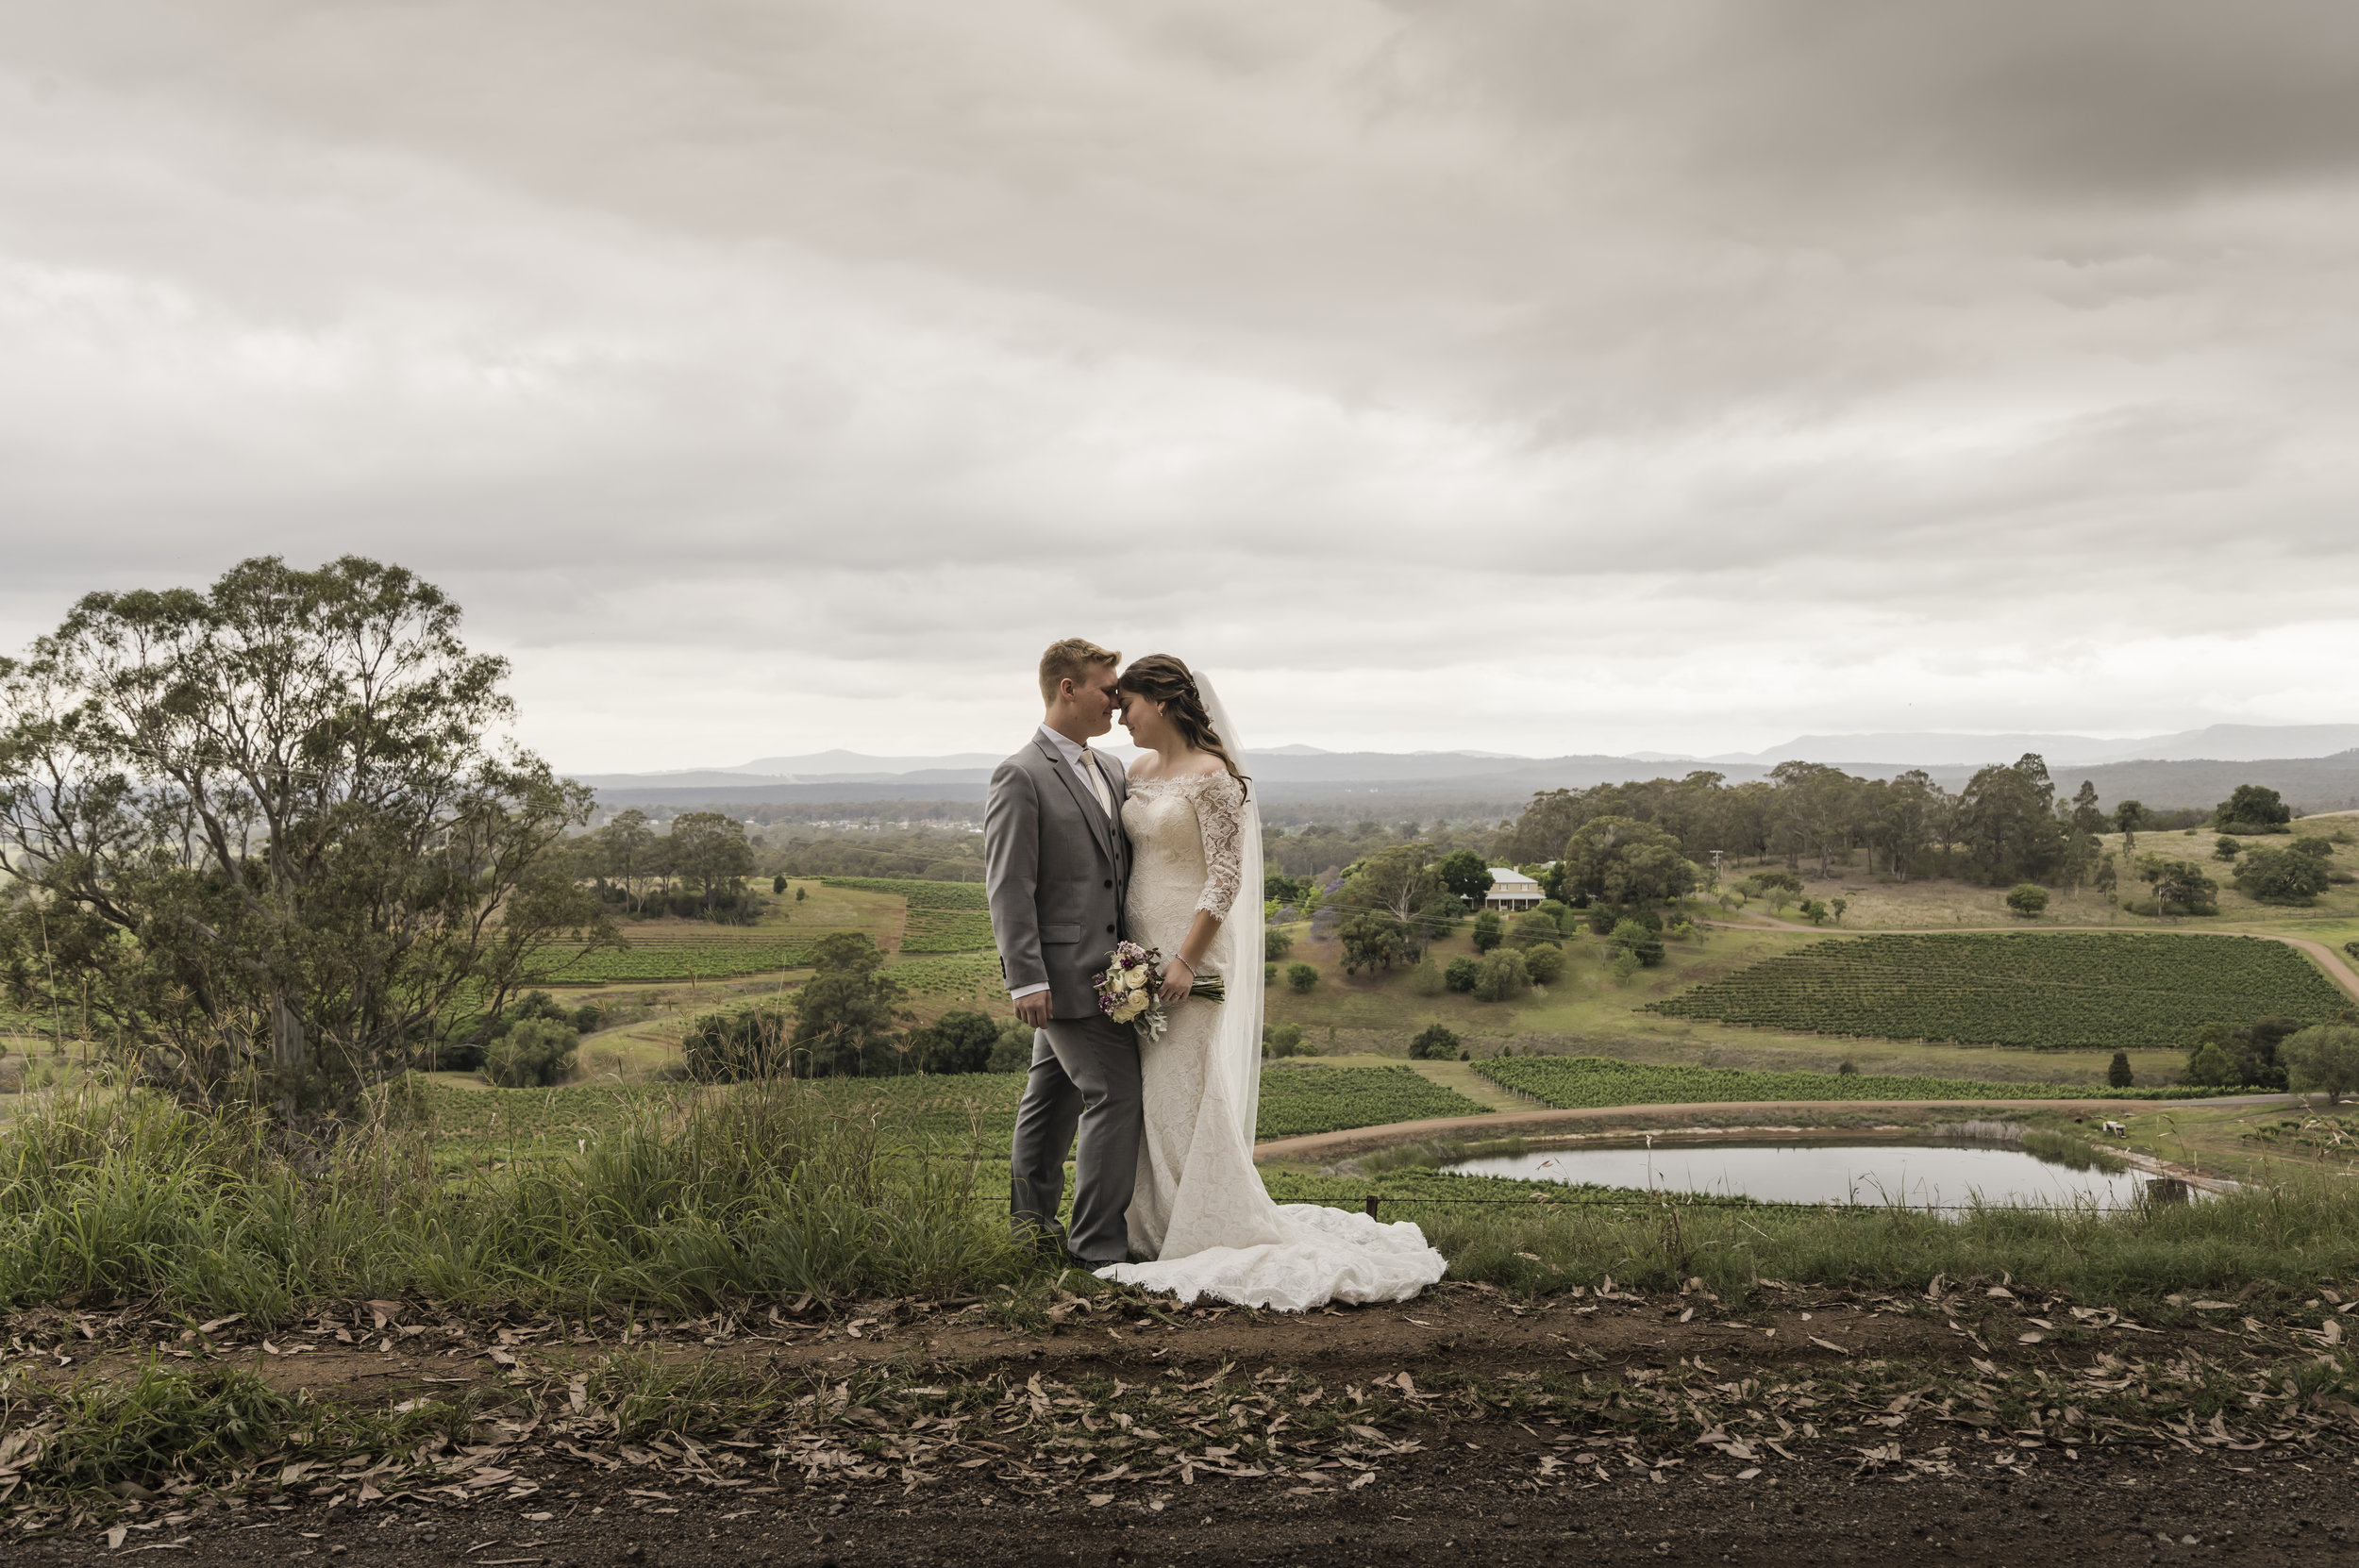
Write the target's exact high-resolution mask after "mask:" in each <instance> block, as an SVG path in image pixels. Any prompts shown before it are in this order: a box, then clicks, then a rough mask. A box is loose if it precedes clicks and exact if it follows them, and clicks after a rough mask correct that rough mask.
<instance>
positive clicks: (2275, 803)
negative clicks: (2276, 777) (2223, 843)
mask: <svg viewBox="0 0 2359 1568" xmlns="http://www.w3.org/2000/svg"><path fill="white" fill-rule="evenodd" d="M2293 815H2294V813H2293V808H2292V807H2290V806H2287V805H2286V804H2285V802H2284V799H2283V798H2281V797H2280V796H2279V794H2278V792H2276V791H2275V790H2271V789H2267V788H2265V787H2264V786H2262V785H2259V784H2239V785H2237V786H2236V788H2235V790H2234V792H2232V793H2231V794H2230V795H2229V797H2228V798H2227V799H2226V800H2223V801H2221V802H2220V803H2219V808H2218V809H2217V810H2216V811H2214V812H2213V813H2212V820H2213V821H2214V822H2215V823H2217V825H2218V826H2222V827H2228V826H2247V827H2258V828H2261V829H2263V830H2265V831H2266V830H2267V829H2270V828H2276V829H2279V830H2281V831H2282V830H2283V829H2284V826H2285V825H2286V824H2287V823H2289V822H2291V821H2292V820H2293Z"/></svg>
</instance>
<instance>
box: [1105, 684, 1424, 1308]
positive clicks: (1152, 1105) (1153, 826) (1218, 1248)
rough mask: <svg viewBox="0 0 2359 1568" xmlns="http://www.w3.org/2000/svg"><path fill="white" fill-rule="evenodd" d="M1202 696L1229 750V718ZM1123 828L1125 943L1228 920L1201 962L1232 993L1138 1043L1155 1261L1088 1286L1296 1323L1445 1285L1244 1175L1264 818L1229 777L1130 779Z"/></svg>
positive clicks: (1138, 1240)
mask: <svg viewBox="0 0 2359 1568" xmlns="http://www.w3.org/2000/svg"><path fill="white" fill-rule="evenodd" d="M1198 688H1199V690H1203V689H1204V683H1203V682H1202V681H1201V679H1200V678H1199V680H1198ZM1204 694H1205V698H1206V704H1207V706H1208V707H1210V708H1211V709H1213V725H1214V727H1215V728H1216V729H1217V730H1219V731H1220V732H1221V735H1222V737H1223V739H1224V740H1225V741H1228V742H1230V745H1231V746H1232V748H1233V746H1234V740H1233V736H1232V735H1231V732H1230V728H1229V726H1228V725H1227V724H1226V723H1225V722H1224V718H1225V716H1224V715H1222V714H1221V712H1220V710H1219V709H1218V706H1217V703H1216V701H1215V699H1213V697H1212V695H1211V693H1210V692H1209V691H1205V692H1204ZM1232 755H1235V753H1234V751H1233V749H1232ZM1122 825H1123V826H1124V827H1125V828H1127V829H1128V830H1129V835H1130V845H1131V871H1130V888H1129V903H1128V905H1127V906H1126V913H1127V915H1128V917H1129V926H1130V931H1129V934H1130V938H1131V940H1132V941H1134V942H1142V943H1144V944H1146V946H1149V947H1152V948H1155V949H1157V950H1158V951H1160V952H1161V953H1162V954H1163V957H1164V958H1165V959H1170V958H1171V957H1173V956H1174V955H1176V954H1177V953H1178V952H1179V951H1180V942H1182V941H1183V940H1184V939H1185V938H1186V936H1187V933H1188V927H1189V926H1190V925H1191V924H1192V923H1193V922H1194V921H1195V919H1196V911H1197V910H1198V909H1209V910H1211V911H1212V912H1213V913H1214V914H1216V915H1220V916H1222V917H1223V918H1222V922H1221V927H1220V935H1219V936H1218V938H1216V939H1215V940H1214V942H1213V946H1212V948H1211V950H1210V952H1208V953H1207V954H1206V956H1205V962H1204V967H1205V970H1206V971H1207V972H1217V973H1218V974H1219V975H1220V976H1222V979H1223V981H1224V982H1225V984H1226V986H1227V989H1228V996H1227V999H1226V1000H1224V1001H1219V1002H1212V1001H1205V1000H1201V999H1198V998H1194V997H1191V998H1188V999H1187V1000H1184V1001H1182V1002H1180V1003H1179V1004H1177V1005H1176V1006H1174V1007H1173V1008H1172V1009H1171V1023H1170V1026H1169V1027H1167V1028H1166V1029H1165V1030H1164V1031H1163V1038H1162V1039H1161V1040H1146V1039H1144V1038H1142V1039H1141V1041H1140V1044H1139V1060H1140V1066H1141V1070H1142V1072H1141V1076H1142V1078H1143V1080H1144V1086H1145V1093H1146V1135H1145V1137H1144V1138H1143V1139H1142V1140H1141V1141H1140V1145H1139V1174H1138V1185H1137V1187H1136V1189H1135V1190H1134V1195H1133V1196H1132V1198H1131V1200H1130V1210H1129V1221H1130V1252H1131V1255H1132V1256H1133V1257H1140V1258H1152V1259H1155V1261H1153V1262H1151V1263H1117V1264H1114V1265H1113V1266H1112V1267H1110V1268H1103V1269H1100V1270H1098V1271H1097V1274H1098V1277H1099V1278H1101V1279H1111V1280H1115V1281H1118V1282H1120V1283H1122V1284H1126V1285H1137V1286H1141V1287H1144V1288H1145V1289H1147V1290H1150V1291H1168V1292H1171V1293H1174V1294H1176V1295H1177V1296H1179V1298H1180V1300H1181V1301H1182V1302H1190V1301H1194V1300H1196V1297H1198V1296H1199V1295H1206V1296H1211V1297H1213V1298H1214V1299H1215V1300H1219V1301H1229V1302H1234V1303H1236V1304H1238V1305H1239V1306H1245V1307H1270V1308H1275V1309H1279V1310H1280V1311H1290V1312H1299V1311H1306V1310H1308V1309H1311V1308H1313V1307H1318V1306H1321V1305H1323V1304H1325V1303H1327V1302H1330V1301H1348V1302H1365V1301H1406V1300H1408V1299H1409V1298H1410V1297H1412V1296H1414V1295H1415V1294H1416V1293H1418V1292H1419V1291H1422V1290H1424V1289H1425V1288H1426V1287H1427V1286H1428V1285H1431V1284H1434V1283H1435V1282H1437V1281H1438V1280H1440V1279H1441V1277H1442V1275H1443V1272H1444V1271H1445V1270H1446V1269H1447V1267H1448V1263H1447V1260H1446V1259H1444V1258H1443V1257H1442V1255H1441V1254H1440V1253H1438V1252H1436V1251H1434V1250H1433V1249H1432V1248H1431V1247H1430V1246H1429V1245H1427V1244H1426V1239H1425V1233H1424V1232H1423V1231H1421V1230H1419V1229H1418V1228H1417V1227H1416V1226H1414V1225H1412V1224H1410V1223H1408V1222H1406V1221H1402V1222H1399V1223H1397V1224H1393V1225H1383V1224H1380V1223H1378V1222H1377V1221H1375V1220H1372V1219H1370V1218H1368V1217H1367V1216H1366V1215H1365V1214H1357V1213H1353V1212H1350V1211H1349V1210H1347V1209H1326V1208H1321V1207H1318V1206H1316V1205H1313V1204H1304V1203H1288V1204H1280V1203H1276V1202H1273V1201H1272V1200H1271V1198H1270V1195H1269V1193H1268V1192H1267V1190H1265V1189H1264V1188H1263V1185H1262V1177H1261V1173H1260V1172H1258V1171H1257V1170H1255V1169H1254V1165H1253V1126H1254V1118H1255V1115H1256V1112H1257V1110H1258V1109H1259V1103H1260V1099H1261V1070H1262V1068H1261V1063H1262V1053H1261V1035H1262V989H1263V988H1262V919H1261V915H1262V907H1261V891H1262V845H1261V824H1260V821H1259V812H1258V811H1256V810H1255V809H1254V807H1253V806H1252V805H1251V804H1250V802H1248V801H1247V800H1246V796H1245V792H1244V791H1243V790H1241V789H1240V788H1239V786H1238V784H1237V781H1236V780H1235V779H1233V778H1231V777H1230V776H1228V775H1227V774H1225V773H1222V774H1215V775H1213V776H1211V777H1209V778H1177V779H1137V778H1134V779H1132V780H1131V781H1130V788H1129V800H1128V801H1127V802H1125V804H1124V806H1123V809H1122ZM1232 911H1233V917H1232Z"/></svg>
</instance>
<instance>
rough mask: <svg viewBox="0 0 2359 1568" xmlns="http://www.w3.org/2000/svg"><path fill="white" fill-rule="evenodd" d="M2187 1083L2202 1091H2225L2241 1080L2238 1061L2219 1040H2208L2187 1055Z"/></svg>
mask: <svg viewBox="0 0 2359 1568" xmlns="http://www.w3.org/2000/svg"><path fill="white" fill-rule="evenodd" d="M2186 1081H2187V1082H2189V1083H2191V1084H2194V1085H2196V1086H2197V1087H2198V1088H2202V1089H2224V1088H2227V1087H2228V1086H2229V1085H2231V1084H2234V1083H2237V1082H2239V1081H2241V1080H2240V1078H2239V1076H2238V1074H2237V1072H2236V1059H2235V1058H2234V1057H2232V1056H2230V1055H2229V1054H2228V1052H2227V1051H2226V1050H2224V1049H2223V1048H2222V1047H2221V1045H2220V1043H2219V1042H2218V1041H2217V1040H2207V1041H2205V1042H2204V1043H2202V1044H2200V1045H2198V1046H2197V1047H2196V1048H2195V1049H2194V1050H2192V1051H2190V1052H2188V1053H2187V1072H2186Z"/></svg>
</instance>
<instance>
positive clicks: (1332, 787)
mask: <svg viewBox="0 0 2359 1568" xmlns="http://www.w3.org/2000/svg"><path fill="white" fill-rule="evenodd" d="M1105 749H1106V751H1107V752H1108V754H1109V755H1111V756H1117V757H1121V758H1124V759H1127V758H1129V756H1130V755H1131V753H1130V750H1129V747H1127V746H1118V745H1109V746H1107V747H1106V748H1105ZM2027 751H2031V752H2037V753H2039V754H2040V755H2041V756H2042V757H2043V758H2045V759H2047V761H2048V764H2049V769H2050V771H2051V772H2055V773H2057V774H2058V776H2059V782H2065V781H2064V780H2063V778H2062V774H2063V773H2064V772H2065V771H2066V770H2069V771H2071V772H2072V773H2073V774H2074V775H2075V776H2076V778H2075V781H2076V782H2077V778H2078V777H2079V776H2090V777H2092V778H2094V779H2096V781H2097V783H2098V788H2099V792H2100V795H2101V796H2102V797H2103V798H2105V799H2107V800H2109V801H2110V800H2114V799H2117V798H2129V797H2133V796H2134V797H2135V798H2138V799H2142V800H2144V801H2145V802H2146V803H2147V804H2148V805H2150V806H2183V805H2184V806H2194V805H2203V806H2208V805H2211V804H2213V803H2215V802H2217V800H2219V799H2222V798H2224V797H2225V795H2226V794H2227V792H2228V790H2229V789H2231V788H2233V787H2234V785H2235V784H2236V783H2239V782H2244V781H2246V780H2247V779H2248V778H2249V779H2250V781H2251V782H2255V783H2264V784H2268V785H2270V786H2271V787H2272V788H2276V789H2279V790H2282V791H2284V793H2285V794H2286V797H2287V798H2288V799H2289V800H2291V801H2294V802H2296V803H2297V804H2300V805H2302V806H2304V807H2306V808H2307V809H2327V808H2330V807H2336V808H2339V807H2341V806H2344V805H2346V804H2359V725H2274V726H2272V725H2213V726H2210V727H2208V728H2205V729H2196V730H2185V731H2182V732H2180V733H2178V734H2172V735H2154V736H2147V737H2143V738H2139V739H2133V740H2126V741H2121V740H2116V741H2108V740H2102V739H2099V738H2096V737H2092V736H2086V735H2044V734H2022V735H1964V734H1954V733H1945V732H1939V731H1927V732H1922V733H1882V734H1859V735H1803V736H1798V737H1796V738H1795V739H1794V740H1792V741H1790V742H1786V743H1785V744H1784V745H1782V746H1773V747H1771V748H1770V749H1768V750H1766V751H1759V752H1724V753H1721V754H1719V755H1717V756H1713V757H1701V758H1698V757H1685V756H1679V755H1675V754H1671V753H1665V752H1638V753H1633V754H1631V755H1628V756H1606V755H1600V754H1595V753H1589V754H1572V755H1565V756H1558V757H1544V758H1542V757H1514V756H1508V755H1504V754H1502V753H1498V752H1486V751H1419V752H1380V751H1340V752H1339V751H1324V750H1321V749H1320V748H1319V747H1316V746H1306V745H1281V746H1269V747H1264V748H1262V749H1259V750H1256V751H1255V752H1253V753H1252V754H1251V756H1250V757H1249V758H1248V759H1247V766H1248V768H1249V769H1250V771H1251V772H1252V774H1253V776H1254V778H1255V779H1256V781H1257V782H1258V783H1260V784H1261V785H1263V786H1264V787H1266V789H1267V791H1268V794H1267V797H1266V798H1268V799H1270V800H1271V801H1273V802H1278V803H1283V802H1295V803H1303V802H1311V801H1317V802H1322V803H1324V802H1328V801H1333V802H1335V803H1336V804H1337V806H1338V808H1339V809H1344V808H1348V809H1354V810H1364V811H1366V812H1368V813H1371V814H1374V813H1380V812H1382V811H1386V810H1389V809H1392V808H1394V807H1395V806H1398V807H1400V808H1403V809H1410V808H1414V807H1415V806H1417V805H1418V804H1420V803H1424V802H1441V801H1448V802H1452V803H1480V804H1481V805H1483V806H1485V807H1486V808H1487V807H1490V806H1493V805H1496V806H1497V807H1498V808H1499V809H1513V808H1514V806H1516V805H1519V804H1520V803H1521V802H1522V801H1523V800H1524V799H1526V798H1528V797H1529V796H1530V795H1531V793H1532V792H1535V791H1539V790H1552V789H1585V788H1587V787H1589V786H1591V785H1595V784H1604V783H1616V782H1621V781H1625V780H1630V779H1641V778H1652V777H1656V776H1663V775H1665V774H1670V775H1677V774H1681V773H1686V772H1689V771H1691V770H1693V769H1697V768H1710V769H1712V770H1713V771H1715V772H1717V773H1720V774H1722V775H1724V776H1726V777H1727V778H1728V779H1729V781H1730V782H1732V783H1738V782H1742V781H1743V780H1745V779H1748V778H1759V777H1762V776H1765V775H1766V774H1767V773H1768V772H1769V770H1770V769H1771V768H1773V767H1775V766H1776V765H1777V764H1778V763H1780V762H1782V761H1789V760H1798V759H1799V760H1805V761H1812V762H1825V763H1831V764H1832V765H1834V766H1837V767H1841V768H1843V769H1845V770H1846V771H1847V772H1850V773H1856V774H1861V775H1864V776H1870V777H1890V776H1893V775H1895V774H1899V773H1903V772H1906V771H1908V770H1909V769H1911V768H1923V769H1925V770H1926V771H1927V772H1929V773H1931V774H1932V776H1934V777H1935V779H1937V780H1938V781H1939V782H1941V783H1942V784H1944V785H1945V786H1947V787H1949V788H1951V789H1955V788H1957V787H1958V786H1959V785H1960V784H1963V783H1964V782H1965V781H1966V778H1967V777H1968V776H1970V775H1971V774H1972V772H1973V770H1974V769H1976V768H1978V767H1982V766H1985V765H1987V764H1989V763H1992V762H2012V761H2014V760H2015V759H2016V758H2018V757H2020V756H2021V755H2023V753H2025V752H2027ZM998 760H999V759H998V758H997V757H996V756H994V755H991V754H989V753H983V752H959V753H953V754H951V755H947V756H940V757H877V756H871V755H868V754H866V753H862V752H850V751H824V752H815V753H811V754H809V755H805V756H794V757H762V758H757V759H754V760H753V761H750V762H746V763H744V764H742V765H740V766H737V767H731V768H695V769H684V770H680V771H678V772H671V773H642V774H584V775H577V777H578V778H579V779H580V781H581V782H582V783H585V784H588V785H590V786H591V787H592V788H594V789H595V790H596V791H597V792H598V795H599V798H600V799H601V800H602V801H604V802H605V803H607V804H608V805H610V806H624V805H636V806H650V805H677V806H693V805H714V804H720V803H723V802H729V803H743V804H747V805H752V804H759V803H761V802H786V801H835V800H840V801H845V802H854V801H883V800H965V799H980V798H981V793H982V786H983V785H984V784H985V783H986V782H988V781H989V779H990V777H991V769H992V767H993V766H994V764H995V763H996V762H997V761H998ZM2066 787H2067V788H2069V787H2070V786H2069V784H2067V785H2066ZM1370 796H1377V797H1381V798H1380V799H1368V798H1366V797H1370ZM2182 796H2184V797H2185V798H2181V797H2182Z"/></svg>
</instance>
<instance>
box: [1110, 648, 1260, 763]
mask: <svg viewBox="0 0 2359 1568" xmlns="http://www.w3.org/2000/svg"><path fill="white" fill-rule="evenodd" d="M1114 690H1115V691H1117V692H1130V693H1131V694H1132V695H1134V696H1141V697H1145V698H1146V700H1147V701H1149V702H1159V703H1162V704H1163V717H1164V718H1166V719H1169V720H1170V721H1171V722H1172V723H1173V724H1174V725H1176V726H1179V729H1180V739H1182V740H1184V741H1186V742H1188V744H1190V745H1192V746H1194V747H1195V748H1196V750H1198V751H1201V752H1206V753H1209V754H1210V755H1212V756H1213V757H1217V758H1219V759H1220V765H1221V766H1222V767H1224V768H1227V769H1228V770H1229V776H1230V777H1231V778H1233V779H1235V780H1236V781H1237V783H1238V786H1239V787H1240V788H1246V787H1248V786H1250V785H1251V784H1252V782H1253V780H1252V779H1251V778H1249V777H1248V776H1246V773H1245V772H1244V770H1243V769H1241V768H1239V767H1238V766H1237V759H1235V758H1233V757H1231V756H1230V755H1229V748H1228V747H1227V746H1225V745H1223V744H1222V743H1221V739H1220V732H1219V731H1218V730H1216V729H1214V728H1213V719H1212V715H1211V714H1209V713H1207V712H1205V711H1204V698H1203V697H1202V696H1201V695H1200V694H1199V693H1198V692H1196V676H1192V675H1190V674H1189V673H1188V666H1187V664H1186V663H1185V662H1184V661H1182V660H1181V659H1177V658H1174V657H1173V656H1172V655H1170V654H1148V655H1147V656H1146V658H1144V659H1135V660H1133V661H1132V662H1131V664H1130V667H1129V669H1127V670H1125V671H1123V672H1122V675H1121V677H1120V678H1119V679H1117V680H1116V681H1115V682H1114Z"/></svg>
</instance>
